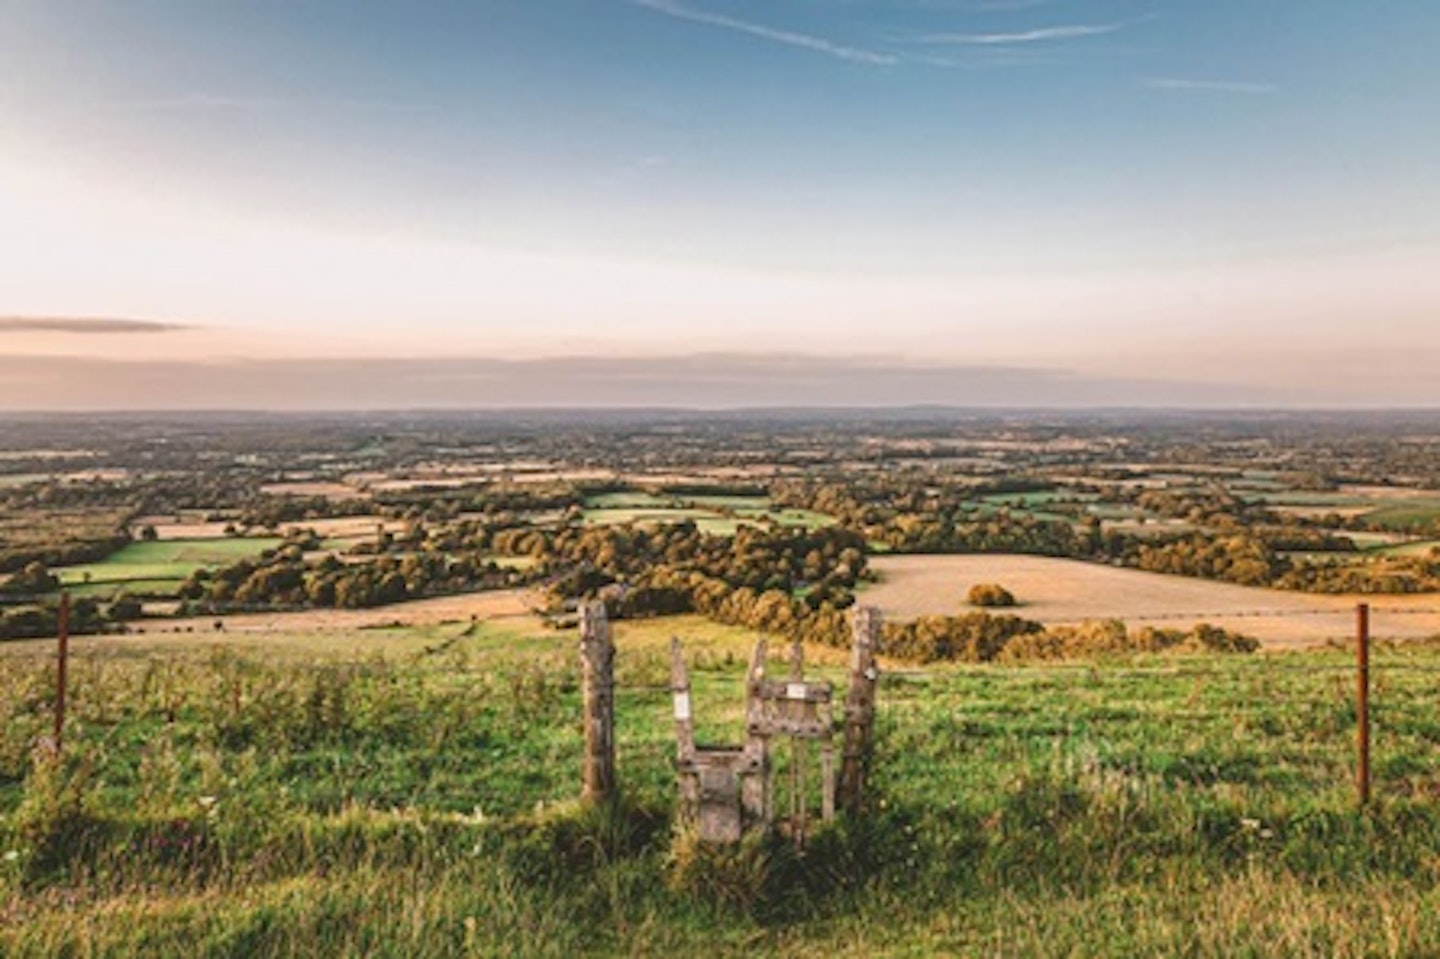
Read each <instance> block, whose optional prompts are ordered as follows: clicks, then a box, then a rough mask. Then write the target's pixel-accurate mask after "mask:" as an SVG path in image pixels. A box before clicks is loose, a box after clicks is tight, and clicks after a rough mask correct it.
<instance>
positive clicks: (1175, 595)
mask: <svg viewBox="0 0 1440 959" xmlns="http://www.w3.org/2000/svg"><path fill="white" fill-rule="evenodd" d="M870 567H871V569H872V570H874V571H875V572H876V573H877V574H878V576H879V582H878V583H877V584H876V585H875V586H873V587H871V588H869V589H868V590H866V591H865V593H864V596H863V600H864V602H867V603H873V604H875V605H877V606H879V607H880V608H881V609H883V610H884V611H885V613H886V614H887V615H888V616H891V617H893V618H896V619H913V618H915V617H917V616H925V615H937V614H954V613H956V612H957V611H963V610H965V609H967V608H968V607H966V605H965V593H966V591H967V590H968V589H969V588H970V587H971V586H972V585H974V584H975V583H990V582H994V583H1000V584H1001V585H1003V586H1005V587H1006V588H1007V589H1009V590H1010V591H1011V592H1012V593H1014V594H1015V596H1016V598H1017V599H1018V600H1019V601H1020V604H1021V605H1020V607H1019V608H1018V609H1016V610H1015V612H1016V613H1018V614H1019V615H1022V616H1025V617H1027V618H1029V619H1035V620H1039V621H1040V622H1042V623H1046V624H1060V623H1078V622H1083V621H1084V620H1089V619H1123V620H1124V621H1125V622H1127V623H1129V624H1131V625H1136V626H1138V625H1146V624H1151V625H1156V626H1165V625H1168V626H1189V625H1191V624H1193V623H1196V622H1202V621H1203V622H1208V623H1212V624H1214V625H1216V626H1224V627H1227V628H1230V629H1235V630H1238V631H1240V632H1244V633H1248V634H1249V635H1252V636H1255V637H1256V638H1258V639H1261V640H1263V641H1264V642H1266V643H1267V644H1268V645H1271V646H1302V645H1313V644H1319V643H1324V642H1326V641H1328V640H1332V639H1342V638H1346V637H1349V636H1351V635H1353V630H1354V616H1355V613H1354V609H1355V604H1356V603H1357V602H1362V601H1368V602H1370V603H1371V604H1372V605H1373V606H1374V607H1375V612H1374V615H1373V616H1372V631H1373V633H1374V635H1375V636H1376V637H1377V638H1384V637H1390V638H1400V639H1411V638H1418V637H1426V636H1433V635H1436V634H1440V598H1437V597H1434V596H1371V597H1359V596H1317V595H1309V594H1303V593H1287V592H1280V591H1278V590H1270V589H1258V588H1254V587H1249V586H1236V585H1232V584H1230V583H1219V582H1214V581H1211V580H1202V579H1191V578H1188V577H1180V576H1164V575H1161V574H1158V573H1145V572H1140V571H1138V570H1132V569H1117V568H1114V567H1110V566H1101V565H1099V564H1095V563H1085V562H1079V561H1077V560H1065V559H1052V558H1049V557H1043V556H1012V555H978V556H977V555H968V556H952V555H947V556H894V555H891V556H876V557H872V559H871V561H870ZM1387 611H1395V613H1396V615H1391V616H1387V615H1385V613H1386V612H1387Z"/></svg>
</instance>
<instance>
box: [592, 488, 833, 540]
mask: <svg viewBox="0 0 1440 959" xmlns="http://www.w3.org/2000/svg"><path fill="white" fill-rule="evenodd" d="M687 520H689V521H693V522H694V523H695V525H696V526H697V527H699V528H700V529H701V530H702V531H704V532H706V533H713V534H716V535H723V536H729V535H733V534H734V532H735V530H736V528H737V527H739V526H740V525H741V524H743V523H748V524H750V525H752V526H757V525H760V524H761V523H764V522H767V521H769V522H775V523H778V524H780V525H781V526H799V527H805V528H807V529H818V528H820V527H823V526H829V525H831V524H833V523H834V522H835V520H834V518H833V517H830V516H826V515H825V514H823V513H816V512H813V511H811V510H802V509H784V508H777V507H775V506H774V505H773V504H772V503H771V502H770V498H769V497H766V496H669V497H662V496H656V495H654V494H651V493H629V492H627V493H603V494H601V495H598V496H592V497H589V498H587V499H586V501H585V522H586V523H590V524H592V525H600V526H611V525H618V524H621V523H637V524H646V523H649V524H659V523H682V522H685V521H687Z"/></svg>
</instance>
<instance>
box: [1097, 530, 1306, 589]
mask: <svg viewBox="0 0 1440 959" xmlns="http://www.w3.org/2000/svg"><path fill="white" fill-rule="evenodd" d="M1125 559H1126V560H1128V561H1129V563H1128V565H1132V566H1134V567H1136V568H1137V569H1143V570H1149V571H1150V572H1153V573H1171V574H1174V575H1179V576H1200V577H1203V578H1205V579H1221V580H1225V581H1227V582H1231V583H1239V584H1241V585H1243V586H1268V585H1270V584H1272V583H1274V582H1275V581H1276V580H1277V579H1279V578H1280V577H1281V576H1282V575H1283V574H1285V573H1287V572H1289V571H1290V569H1291V567H1292V564H1291V562H1290V561H1289V560H1288V559H1286V558H1285V557H1284V556H1281V555H1280V554H1279V553H1277V552H1276V551H1275V550H1273V549H1271V548H1270V546H1269V545H1268V544H1267V543H1266V542H1265V541H1264V540H1262V539H1260V538H1259V537H1258V536H1253V535H1250V534H1247V533H1234V534H1232V535H1229V536H1215V535H1213V534H1209V533H1202V532H1195V533H1187V534H1184V535H1182V536H1179V537H1177V538H1175V539H1172V540H1169V541H1165V542H1155V543H1145V542H1141V543H1137V544H1136V546H1135V548H1134V549H1133V550H1132V551H1129V552H1127V553H1126V554H1125Z"/></svg>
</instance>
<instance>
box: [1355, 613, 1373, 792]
mask: <svg viewBox="0 0 1440 959" xmlns="http://www.w3.org/2000/svg"><path fill="white" fill-rule="evenodd" d="M1355 660H1356V667H1357V668H1356V689H1355V729H1356V747H1357V751H1358V757H1357V758H1358V760H1359V761H1358V763H1357V767H1358V768H1357V769H1356V775H1355V786H1356V791H1357V793H1358V798H1359V800H1360V808H1361V809H1364V808H1365V807H1366V806H1368V805H1370V605H1369V604H1368V603H1360V604H1359V605H1357V606H1356V607H1355Z"/></svg>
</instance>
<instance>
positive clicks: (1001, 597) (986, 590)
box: [965, 583, 1015, 607]
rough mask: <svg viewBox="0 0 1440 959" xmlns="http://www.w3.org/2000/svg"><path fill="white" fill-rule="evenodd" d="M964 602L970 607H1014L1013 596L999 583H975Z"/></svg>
mask: <svg viewBox="0 0 1440 959" xmlns="http://www.w3.org/2000/svg"><path fill="white" fill-rule="evenodd" d="M965 601H966V602H968V603H969V604H970V605H971V606H986V607H995V606H1014V605H1015V594H1014V593H1012V592H1010V591H1009V590H1008V589H1006V588H1005V587H1004V586H1001V585H1000V584H999V583H976V584H975V585H974V586H971V587H970V592H969V593H968V594H966V596H965Z"/></svg>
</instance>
